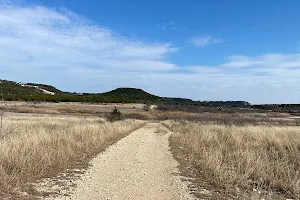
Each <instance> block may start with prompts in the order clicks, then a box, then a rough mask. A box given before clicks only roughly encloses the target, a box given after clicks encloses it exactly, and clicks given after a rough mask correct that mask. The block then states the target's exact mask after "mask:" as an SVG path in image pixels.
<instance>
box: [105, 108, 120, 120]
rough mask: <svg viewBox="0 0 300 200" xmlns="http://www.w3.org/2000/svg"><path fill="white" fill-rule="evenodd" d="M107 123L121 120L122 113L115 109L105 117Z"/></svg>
mask: <svg viewBox="0 0 300 200" xmlns="http://www.w3.org/2000/svg"><path fill="white" fill-rule="evenodd" d="M106 119H107V121H110V122H115V121H119V120H121V119H122V113H121V112H120V111H119V110H118V109H117V108H116V107H115V108H114V109H113V111H112V112H110V113H108V114H107V115H106Z"/></svg>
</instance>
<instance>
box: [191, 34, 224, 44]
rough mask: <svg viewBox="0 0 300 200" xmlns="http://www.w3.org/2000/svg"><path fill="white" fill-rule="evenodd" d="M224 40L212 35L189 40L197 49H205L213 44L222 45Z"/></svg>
mask: <svg viewBox="0 0 300 200" xmlns="http://www.w3.org/2000/svg"><path fill="white" fill-rule="evenodd" d="M222 42H224V40H222V39H220V38H215V37H213V36H211V35H200V36H197V37H193V38H192V39H190V40H189V43H190V44H192V45H194V46H196V47H204V46H208V45H212V44H217V43H222Z"/></svg>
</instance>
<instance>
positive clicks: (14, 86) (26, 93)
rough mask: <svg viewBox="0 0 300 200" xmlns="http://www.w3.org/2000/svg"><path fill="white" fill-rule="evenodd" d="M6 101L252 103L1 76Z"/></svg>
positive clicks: (197, 104) (244, 104)
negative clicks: (72, 88) (68, 88)
mask: <svg viewBox="0 0 300 200" xmlns="http://www.w3.org/2000/svg"><path fill="white" fill-rule="evenodd" d="M0 81H1V84H0V86H1V87H2V91H3V96H4V99H5V100H7V101H49V102H90V103H152V104H153V103H155V104H160V105H175V106H178V105H179V106H181V105H191V106H212V107H217V106H237V107H243V106H248V105H250V104H249V103H248V102H244V101H224V102H223V101H205V102H203V101H193V100H191V99H185V98H168V97H159V96H156V95H152V94H149V93H147V92H145V91H143V90H141V89H136V88H117V89H115V90H112V91H109V92H105V93H96V94H91V93H80V94H79V93H69V92H63V91H61V90H59V89H57V88H55V87H53V86H50V85H44V84H36V83H18V82H13V81H7V80H0Z"/></svg>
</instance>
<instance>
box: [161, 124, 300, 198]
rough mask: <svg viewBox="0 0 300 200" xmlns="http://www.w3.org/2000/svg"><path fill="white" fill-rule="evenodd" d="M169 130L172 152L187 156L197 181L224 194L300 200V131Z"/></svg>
mask: <svg viewBox="0 0 300 200" xmlns="http://www.w3.org/2000/svg"><path fill="white" fill-rule="evenodd" d="M166 125H167V126H168V127H169V128H170V129H171V130H173V131H174V132H176V134H174V135H172V136H171V138H170V141H171V146H172V149H173V150H174V148H175V149H177V151H184V152H185V162H187V163H189V166H190V167H192V169H193V170H195V173H194V174H195V175H196V176H198V178H199V179H198V180H200V179H204V180H205V181H206V182H208V183H210V185H212V186H213V187H214V188H220V189H221V190H223V191H225V192H232V191H233V190H235V192H237V191H238V190H243V191H244V192H245V193H247V191H248V192H250V191H253V190H255V191H268V192H274V194H276V193H277V194H280V195H282V196H284V197H289V198H294V199H300V127H296V126H251V125H246V126H226V125H213V124H205V125H204V124H200V123H193V122H171V121H169V122H166ZM176 147H177V148H176ZM256 189H258V190H256ZM248 194H250V193H248ZM246 196H247V195H246ZM248 197H249V199H250V196H248ZM271 199H277V198H275V197H274V196H273V198H271Z"/></svg>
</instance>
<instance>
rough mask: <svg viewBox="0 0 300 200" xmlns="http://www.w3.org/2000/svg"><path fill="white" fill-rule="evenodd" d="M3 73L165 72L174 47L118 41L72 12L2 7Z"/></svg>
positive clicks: (117, 36)
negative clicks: (63, 70)
mask: <svg viewBox="0 0 300 200" xmlns="http://www.w3.org/2000/svg"><path fill="white" fill-rule="evenodd" d="M0 45H1V49H0V58H2V61H3V62H2V64H1V65H0V69H1V68H5V67H7V66H10V67H11V68H24V67H26V68H28V70H30V69H35V68H39V69H45V68H53V67H54V68H55V67H56V68H57V67H58V66H60V68H79V67H84V68H97V69H104V68H117V70H136V71H145V70H150V71H156V70H158V71H163V70H170V69H171V68H172V67H174V65H171V64H168V63H166V62H165V61H164V57H165V56H166V55H167V54H169V53H172V52H174V51H176V50H177V48H175V47H173V46H172V45H171V44H167V43H165V44H160V43H157V44H153V43H151V44H149V43H145V42H142V41H136V40H131V39H128V38H124V37H122V36H119V35H118V34H117V33H114V32H113V31H112V30H110V29H108V28H103V27H100V26H98V25H96V24H94V23H93V22H90V21H87V20H85V19H84V18H81V17H80V16H78V15H76V14H75V13H72V12H71V11H67V10H63V11H61V10H54V9H49V8H46V7H42V6H33V7H32V6H31V7H21V6H16V5H5V4H3V5H2V6H1V8H0Z"/></svg>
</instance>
